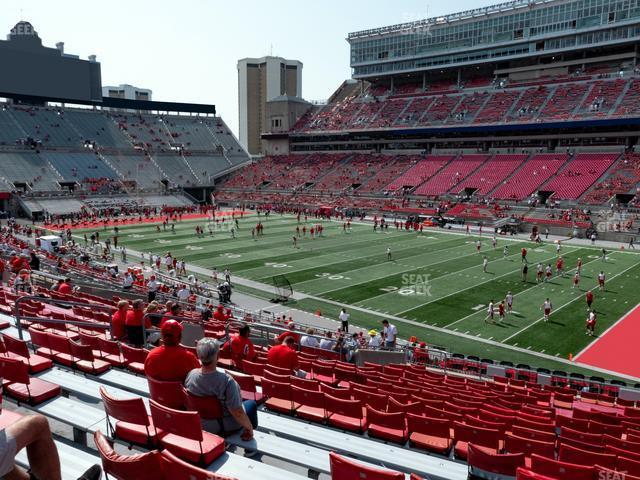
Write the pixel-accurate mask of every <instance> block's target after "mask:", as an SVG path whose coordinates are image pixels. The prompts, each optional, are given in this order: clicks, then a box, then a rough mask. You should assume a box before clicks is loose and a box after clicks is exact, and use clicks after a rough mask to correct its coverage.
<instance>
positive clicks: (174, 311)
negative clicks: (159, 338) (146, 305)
mask: <svg viewBox="0 0 640 480" xmlns="http://www.w3.org/2000/svg"><path fill="white" fill-rule="evenodd" d="M181 314H182V307H180V305H179V304H177V303H174V304H172V305H171V309H170V310H168V311H166V312H165V314H164V316H163V317H162V320H161V321H160V328H162V325H164V323H165V322H167V321H169V320H171V318H172V317H179V316H180V315H181Z"/></svg>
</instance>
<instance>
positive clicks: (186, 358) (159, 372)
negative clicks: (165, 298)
mask: <svg viewBox="0 0 640 480" xmlns="http://www.w3.org/2000/svg"><path fill="white" fill-rule="evenodd" d="M160 331H161V333H162V342H163V345H161V346H159V347H156V348H154V349H153V350H151V351H150V352H149V355H147V359H146V360H145V362H144V373H145V375H148V376H150V377H151V378H153V379H155V380H160V381H164V382H184V379H185V378H186V377H187V374H188V373H189V372H190V371H191V370H193V369H194V368H199V367H200V362H198V359H197V358H196V356H195V355H194V354H193V353H191V352H190V351H189V350H187V349H186V348H184V347H183V346H182V345H180V341H181V340H182V325H181V324H180V323H179V322H177V321H176V320H167V321H165V322H164V323H163V325H162V328H161V329H160Z"/></svg>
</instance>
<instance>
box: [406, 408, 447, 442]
mask: <svg viewBox="0 0 640 480" xmlns="http://www.w3.org/2000/svg"><path fill="white" fill-rule="evenodd" d="M407 427H408V430H409V432H410V433H413V432H417V433H422V434H423V435H430V436H434V437H440V438H450V437H451V422H450V421H449V420H447V419H444V418H431V417H423V416H421V415H415V414H413V413H407Z"/></svg>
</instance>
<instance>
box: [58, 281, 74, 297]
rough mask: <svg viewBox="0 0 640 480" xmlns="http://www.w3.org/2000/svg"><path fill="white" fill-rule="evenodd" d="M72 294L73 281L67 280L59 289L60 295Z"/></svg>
mask: <svg viewBox="0 0 640 480" xmlns="http://www.w3.org/2000/svg"><path fill="white" fill-rule="evenodd" d="M72 292H73V289H72V288H71V279H70V278H65V279H64V281H63V282H62V283H61V284H60V286H59V287H58V293H62V294H65V295H70V294H71V293H72Z"/></svg>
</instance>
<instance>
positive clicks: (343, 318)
mask: <svg viewBox="0 0 640 480" xmlns="http://www.w3.org/2000/svg"><path fill="white" fill-rule="evenodd" d="M338 319H340V322H341V324H342V331H343V332H345V333H347V332H348V331H349V314H348V313H347V310H346V309H345V308H343V309H342V310H340V315H338Z"/></svg>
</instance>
